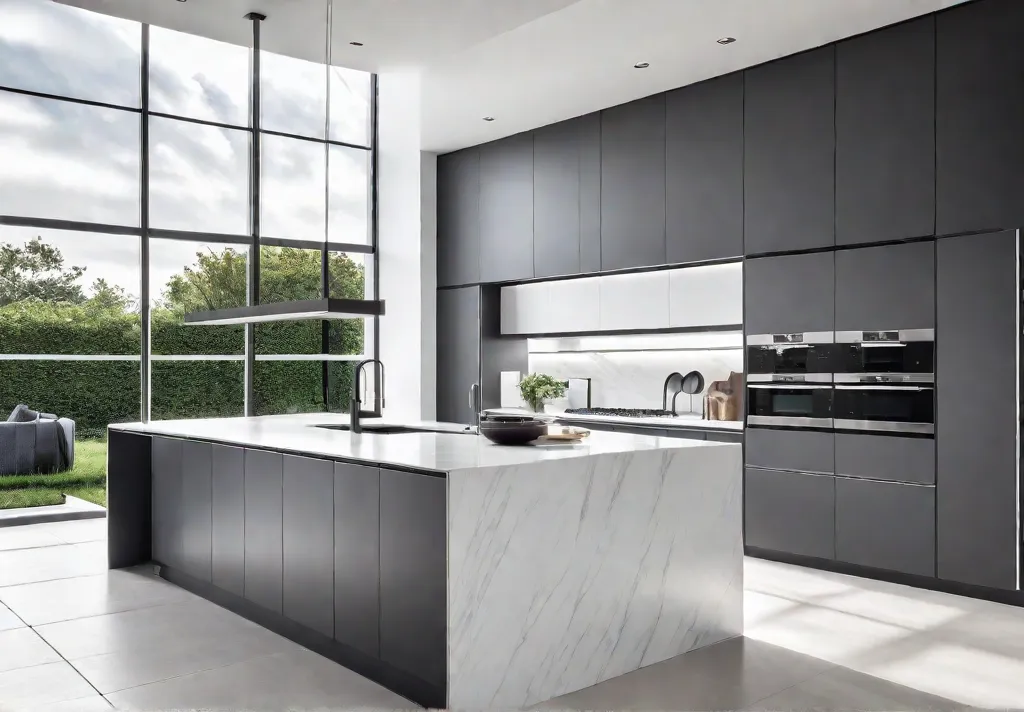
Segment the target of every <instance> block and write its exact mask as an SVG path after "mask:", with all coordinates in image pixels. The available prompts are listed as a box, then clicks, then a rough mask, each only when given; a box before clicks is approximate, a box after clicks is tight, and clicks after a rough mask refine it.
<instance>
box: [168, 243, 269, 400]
mask: <svg viewBox="0 0 1024 712" xmlns="http://www.w3.org/2000/svg"><path fill="white" fill-rule="evenodd" d="M149 250H150V251H149V265H150V266H149V288H150V293H151V295H152V312H151V314H152V323H151V326H150V339H151V343H152V351H153V353H154V354H160V355H187V354H203V355H227V354H244V353H245V327H244V326H242V325H241V324H237V325H230V326H189V325H186V324H185V323H184V316H185V314H188V313H190V312H195V311H209V310H211V309H228V308H230V307H244V306H245V304H246V297H247V287H246V284H247V272H246V270H247V265H248V261H249V259H248V249H247V248H245V247H242V246H240V245H223V244H219V243H200V242H184V241H179V240H158V239H153V240H151V241H150V248H149ZM154 368H155V367H154ZM154 417H156V416H154Z"/></svg>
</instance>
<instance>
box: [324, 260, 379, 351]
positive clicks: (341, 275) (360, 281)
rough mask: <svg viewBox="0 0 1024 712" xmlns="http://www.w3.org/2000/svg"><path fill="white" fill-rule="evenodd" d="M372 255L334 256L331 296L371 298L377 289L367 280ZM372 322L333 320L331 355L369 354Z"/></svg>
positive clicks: (330, 328)
mask: <svg viewBox="0 0 1024 712" xmlns="http://www.w3.org/2000/svg"><path fill="white" fill-rule="evenodd" d="M371 259H372V257H371V256H370V255H360V254H353V255H348V254H343V253H332V254H331V257H330V277H331V283H330V287H331V296H332V297H341V298H345V299H369V298H372V296H373V293H372V292H373V290H372V287H371V285H369V283H368V280H367V272H368V269H367V268H368V267H369V266H370V260H371ZM372 324H373V320H372V319H332V320H331V321H329V322H328V341H327V343H328V349H327V351H328V353H330V354H332V355H345V356H350V355H358V354H365V353H366V352H367V348H368V347H367V344H368V343H369V341H370V339H369V338H368V336H369V334H368V328H369V327H370V325H372Z"/></svg>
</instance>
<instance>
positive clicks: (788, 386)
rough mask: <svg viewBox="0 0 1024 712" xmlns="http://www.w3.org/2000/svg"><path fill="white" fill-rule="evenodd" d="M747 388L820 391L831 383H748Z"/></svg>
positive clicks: (830, 385) (829, 386)
mask: <svg viewBox="0 0 1024 712" xmlns="http://www.w3.org/2000/svg"><path fill="white" fill-rule="evenodd" d="M747 388H763V389H765V390H777V391H820V390H824V389H828V388H832V384H831V383H823V384H821V385H817V386H813V385H812V386H809V385H807V384H805V383H748V384H747Z"/></svg>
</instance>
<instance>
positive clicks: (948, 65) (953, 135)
mask: <svg viewBox="0 0 1024 712" xmlns="http://www.w3.org/2000/svg"><path fill="white" fill-rule="evenodd" d="M936 22H937V37H936V42H937V57H938V84H937V92H938V93H937V97H936V107H937V111H936V140H937V156H936V159H937V198H938V213H937V219H936V231H937V232H938V234H940V235H948V234H955V233H962V232H968V231H971V230H976V231H980V230H997V229H1003V228H1017V227H1020V226H1021V225H1024V200H1021V196H1022V195H1024V171H1022V170H1021V166H1022V165H1024V131H1021V126H1024V81H1022V77H1024V42H1021V32H1022V30H1024V3H1021V2H1019V1H1018V0H980V1H978V2H970V3H965V4H964V5H963V6H961V7H955V8H953V9H951V10H949V11H947V12H943V13H941V14H939V15H938V16H936Z"/></svg>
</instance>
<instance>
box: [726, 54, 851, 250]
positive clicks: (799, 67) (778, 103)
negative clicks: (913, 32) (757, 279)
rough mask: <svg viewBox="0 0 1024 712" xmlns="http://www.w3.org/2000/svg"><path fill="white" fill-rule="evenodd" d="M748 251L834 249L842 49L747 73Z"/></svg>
mask: <svg viewBox="0 0 1024 712" xmlns="http://www.w3.org/2000/svg"><path fill="white" fill-rule="evenodd" d="M745 82H746V92H745V105H744V132H743V136H744V154H743V159H744V160H743V165H744V173H743V186H744V188H743V192H744V209H743V213H744V232H745V236H744V240H745V243H744V244H745V249H744V251H745V253H746V254H748V255H750V254H759V253H765V252H783V251H787V250H802V249H809V248H815V247H830V246H832V245H833V244H835V230H834V226H835V224H834V220H835V145H836V142H835V47H834V46H831V45H830V46H828V47H822V48H821V49H816V50H812V51H810V52H804V53H803V54H798V55H794V56H792V57H785V58H783V59H780V60H777V61H775V62H771V63H769V64H764V65H761V66H759V67H754V68H753V69H749V70H747V72H746V77H745Z"/></svg>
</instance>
